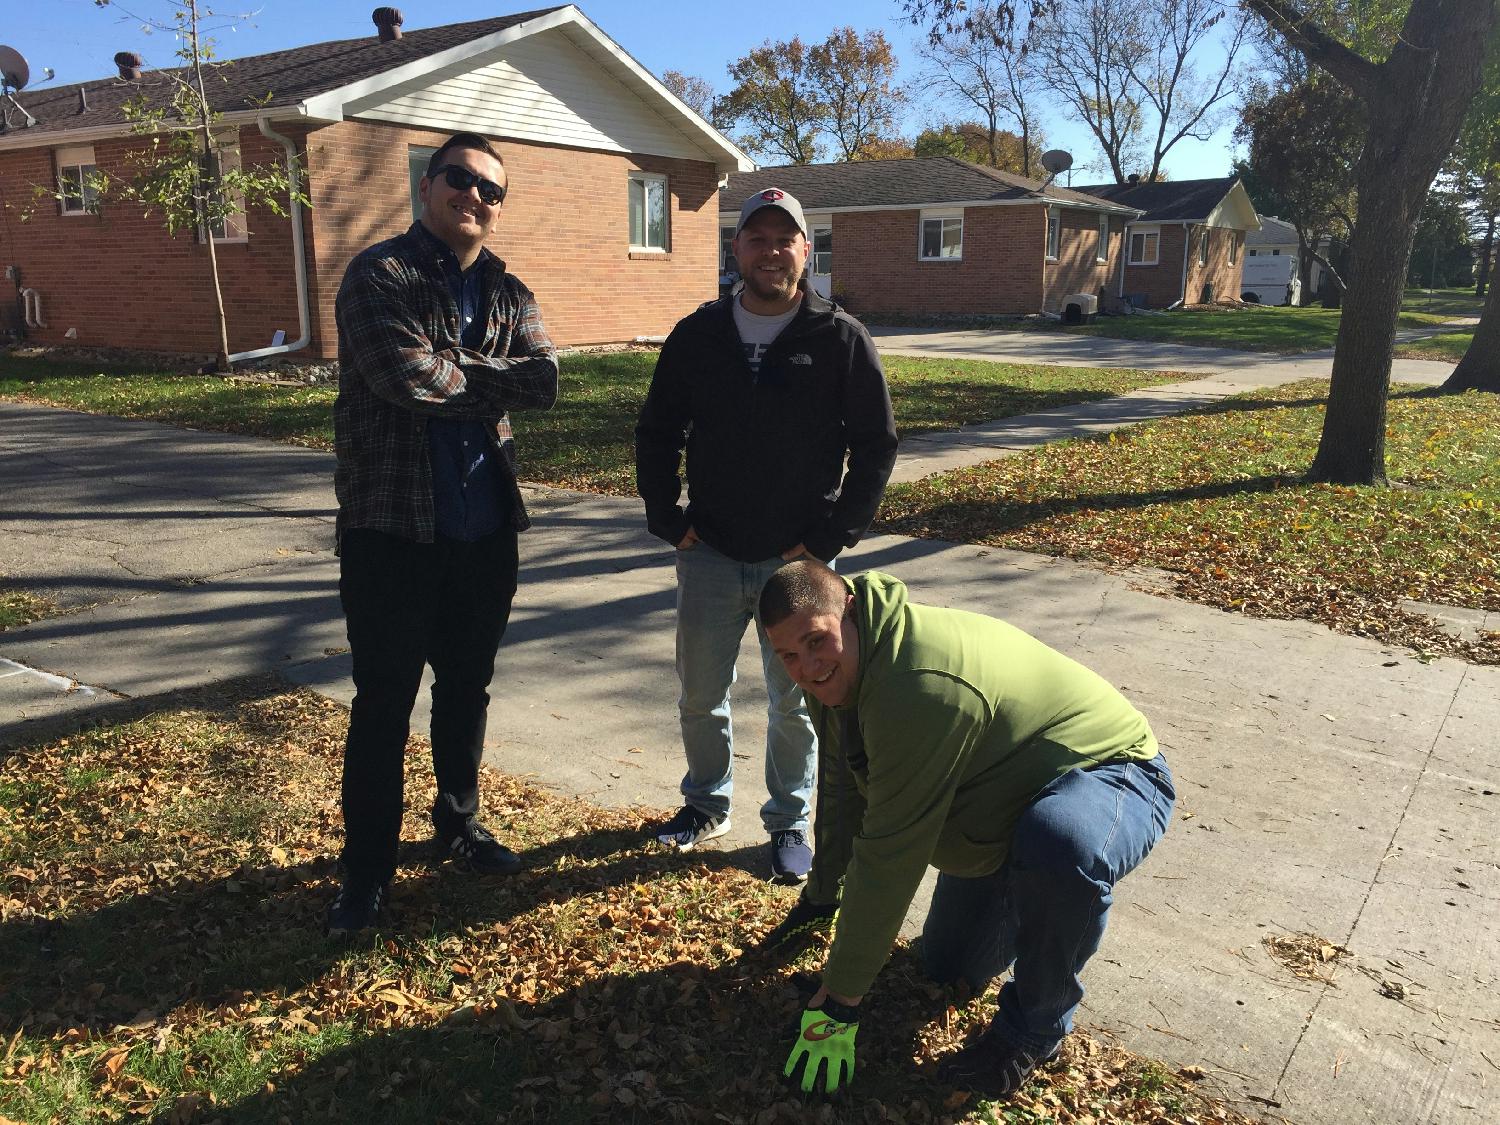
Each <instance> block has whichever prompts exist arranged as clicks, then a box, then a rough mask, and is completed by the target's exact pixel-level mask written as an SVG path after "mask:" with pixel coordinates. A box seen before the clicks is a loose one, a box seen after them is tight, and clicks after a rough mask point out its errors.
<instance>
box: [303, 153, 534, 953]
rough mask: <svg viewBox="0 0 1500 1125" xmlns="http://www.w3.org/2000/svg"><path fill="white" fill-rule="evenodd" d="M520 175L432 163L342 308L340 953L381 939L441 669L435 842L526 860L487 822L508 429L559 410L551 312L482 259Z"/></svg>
mask: <svg viewBox="0 0 1500 1125" xmlns="http://www.w3.org/2000/svg"><path fill="white" fill-rule="evenodd" d="M505 188H506V175H505V168H504V165H503V164H502V162H501V160H500V155H499V153H497V152H496V151H495V149H494V148H493V147H492V146H491V145H490V143H489V142H488V141H486V140H485V139H484V138H483V137H481V136H478V135H477V134H474V133H459V134H456V135H455V136H453V137H450V138H449V139H448V140H447V142H445V143H444V145H443V146H442V148H440V149H438V150H437V152H435V153H433V155H432V159H431V161H430V162H429V163H428V166H427V174H426V175H425V176H423V177H422V179H421V181H420V184H419V186H418V192H419V195H420V197H421V200H422V217H421V219H420V220H419V221H418V222H416V223H414V224H412V227H411V229H410V230H408V231H407V232H406V233H405V234H401V235H398V236H396V237H395V238H392V239H388V240H387V241H385V242H381V243H377V244H376V245H374V246H371V247H370V248H369V249H367V250H365V251H364V252H363V253H361V254H360V255H358V256H357V257H356V258H355V259H354V261H353V262H351V263H350V265H349V269H348V271H347V272H346V273H345V275H344V281H343V284H342V285H341V286H340V288H339V294H338V301H337V305H336V316H337V320H338V329H339V394H338V399H337V400H336V401H335V403H334V449H335V451H336V453H337V458H338V466H337V469H336V471H335V477H334V491H335V492H336V494H337V496H338V502H339V512H338V544H339V556H340V564H341V565H340V575H339V598H340V600H341V602H342V603H343V607H344V615H345V618H346V619H347V622H348V631H349V649H350V653H351V655H352V658H353V663H354V689H355V696H354V704H353V708H352V711H351V714H350V718H349V736H348V741H347V742H346V744H345V747H344V778H343V810H344V833H345V842H344V852H343V863H344V883H343V886H342V888H341V889H340V891H339V895H338V897H337V898H336V899H335V900H334V902H333V905H332V906H331V907H330V908H329V913H328V928H329V931H330V932H331V933H352V932H355V931H358V930H363V929H365V928H367V927H369V926H371V925H373V924H374V923H375V922H376V921H377V919H378V917H379V915H380V911H381V908H382V906H383V905H384V901H385V896H386V891H387V887H388V885H389V883H390V880H391V878H392V876H393V875H394V874H395V870H396V852H397V847H398V845H399V843H400V835H401V818H402V809H403V797H402V757H403V753H404V750H405V747H406V738H407V733H408V727H409V724H410V720H411V709H412V705H413V703H415V701H416V695H417V689H418V687H419V686H420V683H421V679H422V670H423V666H424V665H426V664H431V665H432V671H433V681H434V682H433V687H432V766H433V773H434V774H435V775H436V778H437V798H436V800H435V802H434V803H433V807H432V823H433V827H434V828H435V829H436V831H437V837H438V841H439V843H440V845H441V846H442V847H443V848H445V849H446V850H447V851H448V852H450V853H451V854H452V855H454V856H455V857H457V858H459V859H461V860H463V861H465V862H466V863H467V864H468V865H469V866H470V867H471V868H473V869H475V870H478V871H481V872H487V873H491V874H512V873H514V872H515V871H517V870H519V869H520V867H521V860H520V857H519V856H517V855H516V854H515V853H514V852H513V851H511V850H510V849H509V848H506V847H505V846H503V845H502V844H500V843H499V842H498V841H496V840H495V838H494V837H493V836H492V835H490V833H489V832H488V831H487V830H486V829H485V828H484V826H483V825H481V824H480V823H479V822H478V820H477V819H476V815H477V813H478V811H479V759H480V756H481V754H482V753H483V750H484V728H485V713H486V709H487V707H488V704H489V694H488V688H489V682H490V678H491V676H492V675H493V674H494V670H495V653H496V651H497V649H498V648H499V645H500V638H501V636H502V635H503V634H504V632H505V626H506V622H507V621H508V619H509V617H510V606H511V599H512V597H513V596H514V594H515V590H516V571H517V550H516V534H517V532H520V531H524V530H525V529H526V528H527V527H528V526H529V523H528V520H527V517H526V509H525V505H524V504H523V503H522V500H521V491H520V489H519V487H518V486H517V484H516V471H515V446H514V442H513V441H512V440H511V429H510V422H509V419H508V417H507V412H508V411H510V410H512V409H517V408H525V407H533V408H538V409H543V410H545V409H546V408H548V407H550V406H551V405H552V404H553V403H554V402H555V401H556V399H557V353H556V351H555V350H554V348H553V346H552V341H551V340H549V339H548V338H547V333H546V331H545V330H544V329H543V327H542V320H541V315H540V313H539V312H538V311H537V306H536V299H535V298H534V297H533V296H532V294H531V291H530V290H528V289H527V288H526V286H525V285H523V284H522V283H521V282H520V281H519V280H518V279H517V278H516V277H514V276H513V275H511V274H509V273H506V272H505V263H504V262H503V261H501V260H500V259H499V258H497V257H496V256H495V255H493V254H491V253H490V252H489V251H488V250H487V249H485V247H484V240H485V238H486V237H487V236H488V235H490V234H493V233H494V231H495V230H496V228H497V227H498V225H499V220H500V208H501V204H502V203H503V202H504V199H505Z"/></svg>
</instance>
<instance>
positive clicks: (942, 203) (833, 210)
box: [719, 192, 1145, 219]
mask: <svg viewBox="0 0 1500 1125" xmlns="http://www.w3.org/2000/svg"><path fill="white" fill-rule="evenodd" d="M720 194H721V195H722V194H723V193H722V192H721V193H720ZM945 207H1067V208H1070V209H1071V210H1075V211H1095V212H1098V213H1100V214H1104V215H1122V216H1124V217H1125V218H1129V219H1137V218H1140V216H1141V215H1143V214H1145V212H1144V211H1141V210H1140V209H1139V208H1136V207H1121V206H1120V205H1119V204H1117V203H1106V202H1104V201H1103V200H1100V201H1099V202H1098V203H1097V204H1089V203H1080V202H1076V201H1074V200H1072V199H1057V198H1055V197H1053V196H1033V197H1032V198H1030V199H944V200H928V201H927V202H925V203H872V204H867V205H862V206H859V207H816V206H812V205H810V204H809V205H807V206H805V207H803V210H804V211H807V212H809V213H813V212H816V213H817V214H819V215H855V214H859V213H860V212H863V211H925V210H934V211H935V210H937V209H939V208H945ZM739 213H740V209H739V208H738V207H735V208H734V209H733V210H730V209H728V208H725V207H722V206H721V207H720V208H719V215H720V216H721V217H722V216H730V217H733V218H738V217H739Z"/></svg>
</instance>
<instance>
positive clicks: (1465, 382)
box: [1443, 284, 1500, 392]
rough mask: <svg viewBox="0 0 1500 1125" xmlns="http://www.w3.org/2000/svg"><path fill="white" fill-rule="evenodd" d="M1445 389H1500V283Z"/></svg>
mask: <svg viewBox="0 0 1500 1125" xmlns="http://www.w3.org/2000/svg"><path fill="white" fill-rule="evenodd" d="M1443 390H1445V391H1495V392H1500V285H1493V284H1492V285H1491V286H1490V295H1489V296H1488V297H1486V298H1485V299H1484V312H1483V313H1482V314H1480V317H1479V327H1478V328H1476V329H1475V330H1474V342H1473V343H1471V344H1470V345H1469V350H1468V351H1466V352H1464V357H1463V359H1461V360H1459V361H1458V366H1457V367H1455V368H1454V369H1453V374H1452V375H1449V376H1448V381H1447V382H1446V383H1444V384H1443Z"/></svg>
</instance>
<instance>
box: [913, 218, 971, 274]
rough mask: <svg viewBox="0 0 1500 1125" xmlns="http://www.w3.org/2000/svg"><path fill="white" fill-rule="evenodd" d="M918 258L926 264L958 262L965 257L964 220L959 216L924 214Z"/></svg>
mask: <svg viewBox="0 0 1500 1125" xmlns="http://www.w3.org/2000/svg"><path fill="white" fill-rule="evenodd" d="M921 232H922V233H921V241H920V244H919V246H918V251H917V256H918V258H920V259H921V260H922V261H924V262H944V261H947V262H958V261H962V260H963V256H964V218H963V215H962V214H961V213H959V214H950V215H943V214H934V213H929V212H925V211H924V212H923V213H922V223H921Z"/></svg>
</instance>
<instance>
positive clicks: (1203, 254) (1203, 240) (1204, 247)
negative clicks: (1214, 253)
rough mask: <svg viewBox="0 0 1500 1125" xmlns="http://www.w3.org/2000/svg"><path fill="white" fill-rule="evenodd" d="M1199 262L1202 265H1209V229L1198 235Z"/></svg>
mask: <svg viewBox="0 0 1500 1125" xmlns="http://www.w3.org/2000/svg"><path fill="white" fill-rule="evenodd" d="M1198 264H1199V265H1200V266H1206V265H1208V231H1204V232H1203V233H1202V234H1200V235H1199V236H1198Z"/></svg>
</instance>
